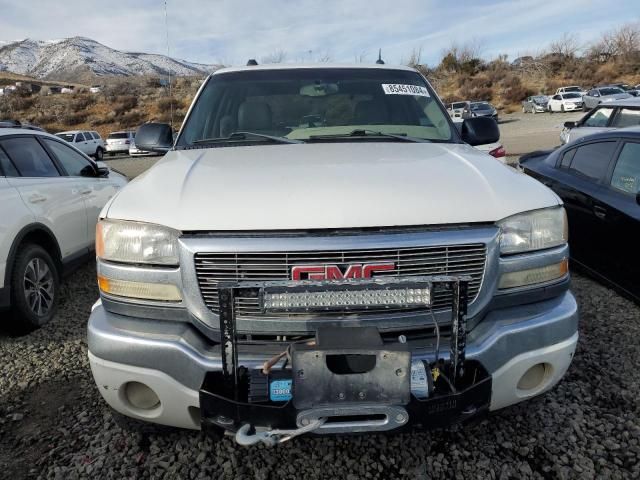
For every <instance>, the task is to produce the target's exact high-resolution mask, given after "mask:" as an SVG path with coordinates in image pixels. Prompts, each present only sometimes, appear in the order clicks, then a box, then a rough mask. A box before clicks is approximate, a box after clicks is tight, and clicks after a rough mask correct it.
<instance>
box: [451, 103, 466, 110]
mask: <svg viewBox="0 0 640 480" xmlns="http://www.w3.org/2000/svg"><path fill="white" fill-rule="evenodd" d="M466 106H467V104H466V103H465V102H458V103H452V104H451V108H453V109H454V110H457V109H458V108H464V107H466Z"/></svg>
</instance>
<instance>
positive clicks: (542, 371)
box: [518, 363, 551, 391]
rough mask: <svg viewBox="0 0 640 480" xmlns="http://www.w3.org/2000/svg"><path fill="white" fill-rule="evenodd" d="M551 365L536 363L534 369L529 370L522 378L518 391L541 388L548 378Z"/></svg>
mask: <svg viewBox="0 0 640 480" xmlns="http://www.w3.org/2000/svg"><path fill="white" fill-rule="evenodd" d="M550 369H551V365H548V364H546V363H536V364H535V365H534V366H533V367H531V368H529V370H527V371H526V372H524V375H522V377H520V380H519V381H518V390H524V391H528V390H537V389H538V388H540V387H541V386H542V384H543V382H544V380H545V378H547V370H549V371H550Z"/></svg>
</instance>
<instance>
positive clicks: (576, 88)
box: [555, 85, 587, 95]
mask: <svg viewBox="0 0 640 480" xmlns="http://www.w3.org/2000/svg"><path fill="white" fill-rule="evenodd" d="M563 93H579V94H580V95H584V94H585V93H587V92H586V90H585V89H583V88H582V87H579V86H578V85H571V86H568V87H560V88H558V89H557V90H556V93H555V94H556V95H560V94H563Z"/></svg>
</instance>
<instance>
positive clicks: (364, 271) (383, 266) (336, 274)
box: [291, 263, 396, 280]
mask: <svg viewBox="0 0 640 480" xmlns="http://www.w3.org/2000/svg"><path fill="white" fill-rule="evenodd" d="M395 268H396V265H395V264H394V263H367V264H362V263H353V264H351V265H348V266H347V267H346V270H343V269H341V268H340V267H339V266H338V265H296V266H295V267H293V268H292V269H291V279H292V280H349V279H352V278H371V277H372V276H373V274H374V273H376V272H388V271H389V270H393V269H395Z"/></svg>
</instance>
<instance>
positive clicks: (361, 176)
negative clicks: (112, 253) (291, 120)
mask: <svg viewBox="0 0 640 480" xmlns="http://www.w3.org/2000/svg"><path fill="white" fill-rule="evenodd" d="M559 203H560V200H559V198H558V197H557V196H556V195H555V194H554V193H553V192H552V191H551V190H549V189H548V188H546V187H545V186H543V185H542V184H540V183H538V182H537V181H536V180H533V179H531V178H530V177H528V176H526V175H524V174H522V173H520V172H518V171H516V170H514V169H512V168H510V167H507V166H505V165H503V164H502V163H501V162H499V161H497V160H496V159H495V158H493V157H490V156H489V155H487V154H484V153H482V152H479V151H477V150H475V149H474V148H472V147H470V146H468V145H463V144H442V143H440V144H437V143H397V142H368V141H361V142H360V143H356V142H352V143H315V144H287V145H264V144H260V145H259V146H258V145H256V146H243V147H239V146H238V147H221V148H207V149H196V150H179V151H171V152H169V153H168V154H167V155H166V156H165V157H164V158H163V159H162V160H160V161H159V162H158V163H157V164H156V165H155V166H153V167H152V168H151V169H149V170H148V171H147V172H145V173H144V174H142V175H140V176H139V177H137V178H136V179H134V180H133V181H131V182H130V183H129V184H128V185H127V186H126V187H125V188H124V189H122V191H121V192H120V193H119V194H118V196H117V197H115V198H114V200H113V202H111V204H110V205H109V207H108V209H105V211H106V214H107V215H106V216H108V217H109V218H118V219H124V220H136V221H142V222H149V223H156V224H160V225H166V226H169V227H172V228H175V229H177V230H181V231H198V230H199V231H207V230H208V231H214V230H218V231H222V230H236V231H240V230H289V229H327V228H329V229H333V228H355V227H389V226H409V225H441V224H455V223H473V222H494V221H496V220H500V219H502V218H505V217H508V216H510V215H513V214H516V213H519V212H523V211H527V210H533V209H537V208H543V207H548V206H553V205H558V204H559ZM103 213H105V212H103Z"/></svg>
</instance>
